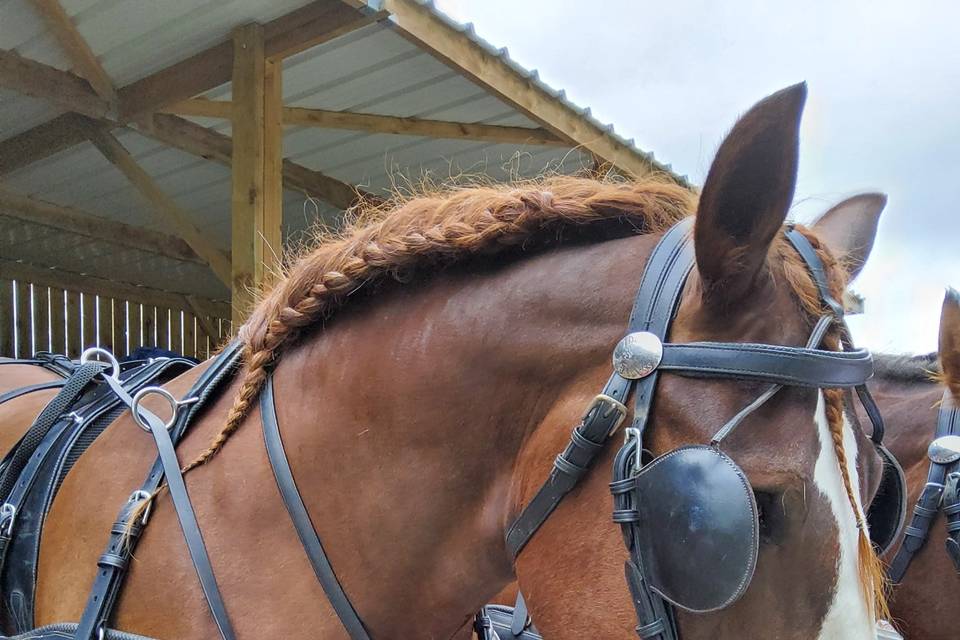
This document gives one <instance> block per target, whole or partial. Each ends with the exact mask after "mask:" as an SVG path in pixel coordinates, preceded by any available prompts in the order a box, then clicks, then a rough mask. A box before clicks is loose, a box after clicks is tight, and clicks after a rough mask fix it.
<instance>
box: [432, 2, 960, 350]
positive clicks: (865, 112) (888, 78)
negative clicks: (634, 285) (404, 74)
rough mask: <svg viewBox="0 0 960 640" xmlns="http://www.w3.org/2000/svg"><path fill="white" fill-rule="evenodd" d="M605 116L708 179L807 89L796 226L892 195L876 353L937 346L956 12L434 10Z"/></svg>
mask: <svg viewBox="0 0 960 640" xmlns="http://www.w3.org/2000/svg"><path fill="white" fill-rule="evenodd" d="M438 5H439V7H440V8H441V9H442V10H444V11H446V12H447V13H449V14H450V15H451V16H453V17H454V18H456V19H458V20H461V21H472V22H474V23H475V24H476V28H477V32H478V33H479V34H480V35H481V36H483V37H484V38H486V39H488V40H490V41H491V42H492V43H494V44H495V45H497V46H507V47H509V49H510V54H511V56H512V57H513V58H514V59H516V60H517V61H518V62H520V63H521V64H523V65H524V66H527V67H528V68H534V67H535V68H538V69H539V70H540V72H541V77H542V78H543V79H544V80H545V81H546V82H547V83H549V84H550V85H551V86H553V87H555V88H558V89H566V90H567V92H568V95H569V96H570V98H571V99H573V100H574V101H575V102H577V103H579V104H581V105H584V106H590V107H591V108H592V109H593V112H594V114H595V115H597V116H598V117H599V118H600V119H601V120H605V121H608V122H612V123H614V125H615V126H616V128H617V130H618V131H619V132H621V133H623V134H625V135H627V136H633V137H635V138H636V139H637V142H638V144H639V145H640V146H641V147H642V148H644V149H647V150H651V151H654V152H655V153H656V154H657V157H658V158H660V159H661V160H663V161H665V162H669V163H672V164H673V166H674V167H675V168H676V169H677V170H678V171H679V172H681V173H686V174H688V175H689V176H690V177H691V179H693V180H694V181H696V182H702V180H703V178H704V176H705V175H706V171H707V168H708V167H709V161H710V158H711V156H712V154H713V150H714V149H715V147H716V145H717V144H718V143H719V141H720V140H721V139H722V137H723V134H724V133H725V131H726V130H727V129H729V127H730V126H731V125H732V124H733V122H734V120H735V119H736V116H737V115H738V114H739V113H742V112H743V111H744V110H746V109H747V108H749V106H750V105H751V104H752V103H753V102H755V101H756V100H758V99H759V98H761V97H763V96H764V95H766V94H768V93H770V92H772V91H774V90H776V89H779V88H781V87H783V86H786V85H788V84H792V83H794V82H797V81H799V80H807V81H808V82H809V85H810V98H809V102H808V106H807V111H806V113H805V117H804V126H803V139H802V147H801V169H800V181H799V184H798V187H797V205H796V207H795V210H794V215H795V217H797V218H798V219H801V220H809V219H811V218H813V217H815V216H816V215H817V214H819V213H820V212H821V211H823V210H825V209H826V208H827V207H828V206H830V204H832V203H834V202H836V201H837V200H839V199H841V198H842V197H843V196H845V195H849V194H851V193H854V192H857V191H863V190H881V191H885V192H886V193H888V194H889V196H890V204H889V205H888V207H887V211H886V213H885V214H884V219H883V222H882V223H881V228H880V237H879V239H878V241H877V244H876V246H875V249H874V253H873V256H872V257H871V259H870V263H869V264H868V265H867V267H866V268H865V270H864V272H863V274H862V275H861V276H860V278H859V280H858V281H857V283H856V289H857V290H858V291H859V292H860V293H862V294H863V295H864V296H865V297H866V305H867V306H866V309H867V313H866V314H865V315H864V316H863V317H861V318H856V319H854V320H853V321H852V323H851V324H852V325H853V330H854V333H855V335H856V338H857V340H858V341H859V342H860V343H862V344H863V345H864V346H869V347H871V348H875V349H886V350H894V351H932V350H934V349H935V348H936V335H937V325H938V321H939V312H940V301H941V300H942V297H943V288H944V286H946V285H947V284H952V285H953V286H960V211H958V204H960V186H958V185H960V154H958V152H957V148H958V146H960V118H958V117H957V114H958V113H960V46H958V43H957V37H956V29H955V25H956V24H957V23H958V21H960V5H958V4H956V3H953V2H949V1H947V0H931V1H928V2H925V3H923V4H922V5H915V4H904V3H901V2H893V1H890V0H885V1H879V2H866V1H863V0H855V1H849V2H835V1H831V0H814V1H810V2H802V3H767V2H760V1H759V0H754V1H751V0H735V1H731V2H722V3H721V2H708V1H706V0H688V1H678V2H672V3H646V2H644V3H640V2H636V1H632V0H607V1H605V2H597V1H594V2H581V1H578V0H566V1H558V0H553V1H547V0H536V1H532V0H524V1H522V2H518V1H517V0H438Z"/></svg>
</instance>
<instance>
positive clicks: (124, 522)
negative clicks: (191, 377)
mask: <svg viewBox="0 0 960 640" xmlns="http://www.w3.org/2000/svg"><path fill="white" fill-rule="evenodd" d="M241 350H242V345H241V344H240V343H239V342H233V343H231V344H229V345H227V347H225V348H224V350H223V351H221V352H220V353H219V354H218V355H217V357H216V359H215V360H214V361H213V362H212V363H211V364H210V366H209V367H208V368H207V370H206V371H204V372H203V374H201V376H200V377H199V378H198V379H197V381H196V382H195V383H194V385H193V387H191V389H190V392H189V393H188V394H187V396H188V397H191V398H197V399H198V400H197V402H196V403H195V404H193V405H191V406H190V407H189V409H188V410H187V411H182V412H180V414H179V415H178V416H177V421H176V423H175V424H174V426H173V428H172V429H171V430H170V439H171V441H172V442H173V443H174V444H176V443H177V442H179V441H180V438H182V437H183V435H184V433H186V430H187V427H188V426H189V424H190V420H191V419H192V418H193V416H195V415H197V413H198V412H199V411H200V410H201V408H202V407H203V405H204V403H205V402H206V400H207V399H208V398H209V397H210V395H211V394H212V393H213V392H214V390H216V389H217V387H218V386H219V384H220V383H221V382H222V381H223V380H225V379H226V378H228V377H229V376H230V375H231V373H232V371H233V369H234V368H235V367H236V365H237V363H238V362H239V359H240V354H241ZM163 475H164V474H163V463H162V462H161V460H160V459H159V457H158V458H157V460H156V461H155V462H154V463H153V467H151V469H150V472H149V474H148V475H147V478H146V480H144V482H143V484H142V485H141V486H140V488H139V489H137V490H136V491H134V492H133V493H131V494H130V498H129V499H128V500H127V501H126V502H125V503H124V504H123V506H122V507H121V508H120V513H119V514H118V515H117V519H116V522H115V523H114V525H113V528H112V529H111V532H110V540H109V541H108V543H107V548H106V551H105V552H104V556H103V557H104V558H105V559H104V560H102V561H100V562H98V563H97V572H96V577H95V578H94V582H93V587H92V589H91V591H90V596H89V598H88V599H87V605H86V607H85V608H84V611H83V616H82V617H81V618H80V623H79V624H78V625H77V631H76V634H75V636H74V638H75V640H96V637H97V633H98V631H99V630H100V629H102V628H103V629H105V628H106V627H107V625H108V622H109V620H110V617H111V615H112V614H113V608H114V607H115V606H116V601H117V598H118V597H119V595H120V589H121V587H122V586H123V580H124V578H125V577H126V567H127V565H128V563H129V558H130V557H131V556H132V555H133V553H134V551H135V550H136V546H137V543H138V542H139V541H140V535H141V534H142V532H143V528H144V526H146V520H145V519H144V520H138V521H136V522H131V514H132V513H134V511H135V510H136V509H137V507H138V506H139V505H140V503H141V502H142V501H143V500H144V499H146V498H147V497H149V496H151V495H153V493H154V492H156V490H157V489H158V488H159V486H160V483H161V482H162V481H163ZM118 555H119V556H123V557H125V558H127V563H117V562H114V559H115V556H118Z"/></svg>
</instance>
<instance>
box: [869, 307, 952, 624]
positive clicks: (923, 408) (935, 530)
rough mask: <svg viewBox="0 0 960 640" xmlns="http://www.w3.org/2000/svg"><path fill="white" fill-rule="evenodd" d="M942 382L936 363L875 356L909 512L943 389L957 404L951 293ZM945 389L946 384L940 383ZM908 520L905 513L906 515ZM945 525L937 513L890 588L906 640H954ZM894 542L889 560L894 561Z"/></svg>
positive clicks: (877, 389)
mask: <svg viewBox="0 0 960 640" xmlns="http://www.w3.org/2000/svg"><path fill="white" fill-rule="evenodd" d="M939 364H940V367H939V370H940V373H939V380H936V379H935V378H934V372H935V371H937V369H938V367H937V358H936V357H935V356H929V357H928V356H915V357H912V358H907V357H889V356H887V357H880V358H878V360H877V372H876V376H875V378H874V380H873V381H871V383H870V389H871V391H872V392H873V396H874V398H875V399H876V401H877V404H878V405H879V406H880V410H881V411H882V412H883V417H884V422H885V423H886V427H887V442H888V446H889V448H890V450H891V451H892V452H893V454H894V455H895V456H896V457H897V459H898V460H899V461H900V463H901V465H902V466H903V470H904V472H905V474H906V479H907V487H908V496H909V499H908V502H907V504H908V507H909V508H910V509H911V510H912V508H913V505H915V504H916V503H917V499H918V498H919V496H920V492H921V491H922V490H923V488H924V484H925V483H926V481H927V470H928V468H929V466H930V460H929V458H928V457H927V447H928V445H929V444H930V442H931V441H932V440H933V435H934V427H935V425H936V422H937V413H938V410H939V405H940V402H941V400H942V398H943V385H944V384H945V385H946V386H947V387H948V388H949V389H950V391H951V394H952V397H953V400H954V402H957V403H960V296H958V295H957V292H956V291H951V292H948V294H947V296H946V298H945V299H944V302H943V312H942V314H941V317H940V350H939ZM940 382H942V383H943V384H940ZM908 517H909V512H908ZM946 536H947V533H946V522H945V520H944V516H943V513H942V512H940V513H939V514H938V515H937V516H936V518H935V519H934V521H933V523H932V525H931V527H930V532H929V535H928V538H927V541H926V543H925V544H924V546H923V547H921V548H920V550H919V551H917V553H916V554H915V555H914V556H913V559H912V560H911V562H910V565H909V566H908V568H907V572H906V574H905V575H904V578H903V580H902V581H901V582H900V584H898V585H895V587H894V591H893V597H892V599H891V603H890V604H891V606H890V608H891V612H892V613H893V616H894V619H895V620H896V622H897V623H898V627H899V628H900V629H901V631H903V633H904V637H906V638H908V640H912V639H913V638H923V639H924V640H948V639H949V640H953V639H954V638H956V637H957V619H956V612H957V607H958V606H960V575H958V573H957V571H956V569H955V568H954V565H953V562H952V561H951V560H950V557H949V556H948V555H947V551H946V549H945V548H944V542H945V540H946ZM899 546H900V545H899V541H898V544H896V545H895V546H894V547H893V548H892V550H891V551H890V552H889V553H888V557H887V558H886V560H887V561H889V560H891V559H892V558H893V556H894V555H895V553H896V550H897V548H899Z"/></svg>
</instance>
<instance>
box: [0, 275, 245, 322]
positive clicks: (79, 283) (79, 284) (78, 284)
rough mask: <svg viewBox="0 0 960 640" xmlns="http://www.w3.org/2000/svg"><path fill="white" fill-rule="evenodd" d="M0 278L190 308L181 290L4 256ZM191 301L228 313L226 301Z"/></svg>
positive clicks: (213, 311)
mask: <svg viewBox="0 0 960 640" xmlns="http://www.w3.org/2000/svg"><path fill="white" fill-rule="evenodd" d="M0 279H8V280H20V281H24V282H31V283H33V284H37V285H40V286H44V287H58V288H60V289H66V290H68V291H80V292H83V293H87V294H92V295H98V296H109V297H111V298H122V299H124V300H130V301H135V302H140V303H142V304H150V305H157V306H163V307H172V308H176V309H189V308H192V307H189V306H187V305H186V298H185V296H186V295H188V294H185V293H177V292H172V291H164V290H162V289H154V288H152V287H144V286H140V285H137V284H134V283H130V282H124V281H123V280H120V279H118V278H111V279H109V280H107V279H106V278H98V277H95V276H90V275H86V274H81V273H76V272H74V271H67V270H65V269H52V268H49V267H45V266H42V265H36V264H30V263H27V262H17V261H15V260H7V259H6V258H0ZM193 300H194V304H195V305H196V306H197V308H200V309H202V310H204V311H205V312H206V313H208V314H209V315H212V316H215V317H218V318H227V317H229V316H230V305H229V304H227V303H226V302H223V301H220V300H211V299H207V298H197V297H195V296H194V297H193ZM71 339H72V337H71Z"/></svg>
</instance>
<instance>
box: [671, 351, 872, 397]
mask: <svg viewBox="0 0 960 640" xmlns="http://www.w3.org/2000/svg"><path fill="white" fill-rule="evenodd" d="M659 369H660V370H661V371H669V372H671V373H676V374H678V375H689V376H695V377H708V378H709V377H718V378H736V379H738V380H758V381H762V382H775V383H777V384H783V385H790V386H796V387H854V386H857V385H859V384H863V383H864V382H866V381H867V379H869V378H870V376H871V375H872V374H873V358H872V357H871V356H870V352H869V351H866V350H864V349H858V350H856V351H826V350H822V349H807V348H801V347H782V346H777V345H767V344H749V343H741V342H686V343H682V344H671V343H667V344H664V345H663V359H662V360H661V362H660V366H659Z"/></svg>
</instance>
